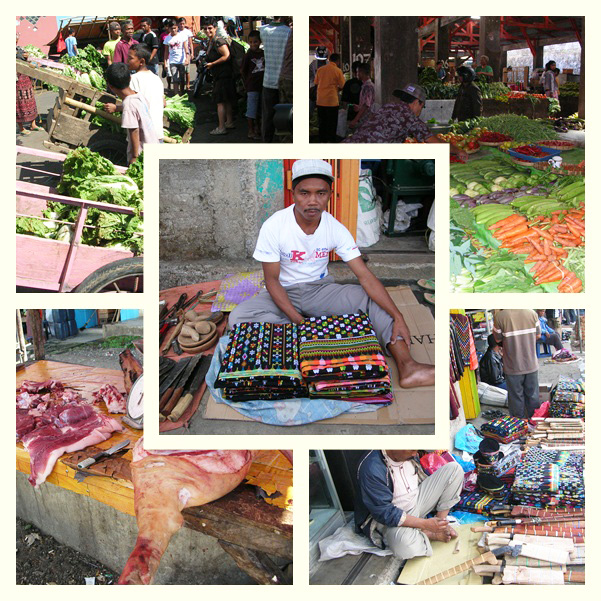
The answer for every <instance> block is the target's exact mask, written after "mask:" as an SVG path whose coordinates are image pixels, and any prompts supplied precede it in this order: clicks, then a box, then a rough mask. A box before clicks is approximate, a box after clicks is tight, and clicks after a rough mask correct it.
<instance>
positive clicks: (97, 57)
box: [59, 44, 108, 85]
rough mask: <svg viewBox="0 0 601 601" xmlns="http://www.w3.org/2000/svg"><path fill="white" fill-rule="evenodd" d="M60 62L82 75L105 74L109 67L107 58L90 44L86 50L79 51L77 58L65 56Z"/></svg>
mask: <svg viewBox="0 0 601 601" xmlns="http://www.w3.org/2000/svg"><path fill="white" fill-rule="evenodd" d="M59 62H61V63H63V64H65V65H69V66H70V67H72V68H73V69H76V70H77V71H80V72H81V73H90V72H91V71H97V72H100V73H103V72H104V70H105V69H106V68H107V66H108V63H107V60H106V58H105V57H104V56H103V55H102V53H100V52H98V50H96V48H94V46H92V44H88V45H87V46H86V47H85V48H83V49H81V50H79V51H78V54H77V56H69V55H67V54H65V56H63V57H61V59H60V61H59ZM68 77H71V76H70V75H69V76H68ZM88 85H90V84H88Z"/></svg>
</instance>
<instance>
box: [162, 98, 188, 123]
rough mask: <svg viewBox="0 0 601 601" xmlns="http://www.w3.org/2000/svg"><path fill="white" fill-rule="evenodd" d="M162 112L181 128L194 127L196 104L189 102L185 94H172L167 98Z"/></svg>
mask: <svg viewBox="0 0 601 601" xmlns="http://www.w3.org/2000/svg"><path fill="white" fill-rule="evenodd" d="M163 114H164V115H165V116H166V117H167V119H169V121H173V122H174V123H177V124H178V125H181V126H182V127H183V128H185V129H188V128H189V127H194V120H195V118H196V105H195V104H193V103H192V102H190V101H189V100H188V99H187V98H186V97H185V96H178V95H176V96H172V97H171V98H167V106H166V107H165V110H164V111H163Z"/></svg>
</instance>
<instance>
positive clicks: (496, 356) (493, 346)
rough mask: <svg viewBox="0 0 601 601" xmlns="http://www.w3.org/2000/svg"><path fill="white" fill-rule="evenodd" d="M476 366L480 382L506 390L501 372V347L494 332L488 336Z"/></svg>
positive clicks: (503, 375)
mask: <svg viewBox="0 0 601 601" xmlns="http://www.w3.org/2000/svg"><path fill="white" fill-rule="evenodd" d="M478 368H479V370H480V380H481V381H482V382H484V383H485V384H490V385H491V386H496V387H497V388H502V389H503V390H507V384H506V383H505V374H504V373H503V348H502V347H501V345H500V344H499V343H498V342H497V341H496V340H495V335H494V334H491V335H490V336H489V337H488V348H487V349H486V352H485V353H484V355H482V359H480V363H479V364H478Z"/></svg>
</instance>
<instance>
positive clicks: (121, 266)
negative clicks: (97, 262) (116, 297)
mask: <svg viewBox="0 0 601 601" xmlns="http://www.w3.org/2000/svg"><path fill="white" fill-rule="evenodd" d="M143 291H144V270H143V259H142V257H132V258H130V259H120V260H119V261H113V262H112V263H109V264H108V265H104V266H103V267H101V268H100V269H97V270H96V271H94V272H93V273H91V274H90V275H89V276H88V277H87V278H86V279H85V280H83V282H81V284H79V286H77V288H75V289H74V290H73V292H112V293H118V292H143Z"/></svg>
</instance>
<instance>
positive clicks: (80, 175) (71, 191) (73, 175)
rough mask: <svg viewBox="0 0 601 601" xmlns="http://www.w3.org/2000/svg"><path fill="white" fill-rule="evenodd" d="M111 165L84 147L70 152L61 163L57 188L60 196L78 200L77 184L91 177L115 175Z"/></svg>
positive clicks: (115, 171)
mask: <svg viewBox="0 0 601 601" xmlns="http://www.w3.org/2000/svg"><path fill="white" fill-rule="evenodd" d="M116 173H117V170H116V169H115V166H114V165H113V163H111V162H110V161H109V160H108V159H105V158H104V157H103V156H101V155H100V154H98V153H97V152H94V151H92V150H90V149H89V148H87V147H85V146H81V147H80V148H76V149H75V150H72V151H71V152H70V153H69V154H68V155H67V158H66V159H65V162H64V163H63V173H62V175H61V181H60V183H59V184H58V186H57V190H58V192H59V193H60V194H64V195H65V196H73V197H74V198H78V196H77V194H76V190H77V187H78V186H79V184H80V183H81V182H82V181H84V180H86V179H87V178H88V177H91V176H98V175H116Z"/></svg>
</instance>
